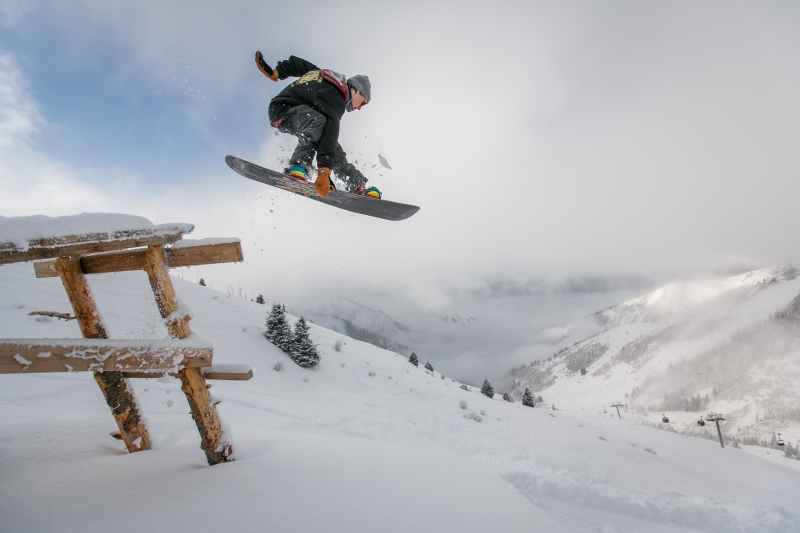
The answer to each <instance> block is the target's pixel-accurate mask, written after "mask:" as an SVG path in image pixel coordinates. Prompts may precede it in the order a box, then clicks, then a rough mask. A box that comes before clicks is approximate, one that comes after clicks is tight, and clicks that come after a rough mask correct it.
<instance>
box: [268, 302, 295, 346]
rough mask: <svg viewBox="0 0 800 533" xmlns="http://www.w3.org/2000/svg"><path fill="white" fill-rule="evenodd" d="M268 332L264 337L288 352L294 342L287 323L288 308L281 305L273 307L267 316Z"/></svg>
mask: <svg viewBox="0 0 800 533" xmlns="http://www.w3.org/2000/svg"><path fill="white" fill-rule="evenodd" d="M266 326H267V331H266V332H265V333H264V336H265V337H266V338H267V339H268V340H269V341H270V342H271V343H272V344H274V345H275V346H277V347H278V348H280V349H281V350H283V351H284V352H288V351H289V349H290V344H291V342H292V331H291V329H289V324H288V323H287V322H286V308H285V307H284V306H282V305H280V304H275V305H273V306H272V310H270V312H269V316H267V322H266Z"/></svg>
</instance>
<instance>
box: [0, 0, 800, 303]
mask: <svg viewBox="0 0 800 533" xmlns="http://www.w3.org/2000/svg"><path fill="white" fill-rule="evenodd" d="M799 27H800V4H798V3H797V2H792V1H786V2H758V3H756V2H733V1H729V2H669V3H664V2H639V1H636V2H621V1H620V2H602V3H600V2H564V1H558V2H518V3H506V2H494V3H490V4H487V3H485V2H381V1H369V2H344V3H338V4H337V3H333V2H318V3H317V2H305V3H304V2H299V1H293V2H290V3H276V2H269V1H266V2H265V1H263V0H259V1H229V2H225V3H224V6H223V4H222V3H219V2H198V1H178V0H159V1H152V2H150V1H139V2H129V1H116V0H104V1H96V2H92V1H75V0H73V1H66V2H65V1H53V2H50V1H43V0H40V1H37V0H0V161H2V163H1V164H0V189H2V195H0V214H1V215H5V216H20V215H28V214H47V215H63V214H72V213H78V212H85V211H113V212H124V213H131V214H137V215H142V216H146V217H148V218H149V219H150V220H152V221H153V222H154V223H162V222H172V221H179V222H184V221H185V222H192V223H195V224H196V225H197V229H196V236H197V237H227V236H238V237H240V238H241V239H242V241H243V245H244V251H245V258H246V262H245V263H244V264H243V265H237V266H230V267H219V266H215V267H209V268H208V269H205V270H201V269H198V270H196V271H195V272H194V274H188V275H189V276H192V275H196V274H197V273H200V272H202V273H207V276H208V277H209V278H210V279H211V281H212V283H213V282H214V281H217V282H218V284H219V285H221V284H222V283H221V282H219V280H220V279H224V280H225V283H233V282H231V280H233V279H235V283H236V284H237V285H240V286H243V287H245V288H247V289H248V290H258V289H263V290H265V291H270V292H272V293H273V294H276V295H278V296H279V297H282V298H286V299H291V298H299V297H300V296H304V297H308V296H309V294H313V291H315V290H322V288H323V287H324V288H325V289H326V290H328V291H331V290H332V289H331V287H339V286H342V287H344V286H345V285H344V284H347V285H349V286H353V285H356V286H357V285H358V284H359V283H363V284H369V285H371V286H398V287H404V290H407V291H409V293H410V294H414V292H415V291H416V292H418V293H419V300H420V301H424V302H427V303H428V304H429V305H434V304H432V303H431V302H435V303H438V304H441V305H442V307H446V304H447V302H446V301H442V300H441V298H442V296H441V293H437V292H436V288H437V287H438V286H439V284H441V283H442V282H447V283H449V284H458V283H462V282H463V283H468V282H469V280H471V279H472V278H474V277H475V276H476V275H480V276H491V275H496V274H500V275H509V276H517V277H525V276H528V275H537V274H541V273H550V274H553V273H570V274H572V273H606V274H634V275H640V274H643V275H657V276H661V275H669V273H671V272H682V273H686V272H695V271H703V270H711V269H717V268H722V267H726V266H730V265H734V266H735V265H740V264H746V265H760V264H774V263H786V262H792V261H793V262H795V263H797V262H800V261H799V260H800V247H798V244H797V233H798V229H799V227H800V223H798V217H797V207H796V206H797V198H798V197H800V179H798V178H799V177H800V176H798V170H797V168H798V165H797V139H798V124H800V104H799V103H798V94H800V59H799V58H800V31H798V28H799ZM256 49H261V50H262V51H263V52H264V54H265V56H266V57H267V59H268V60H269V61H271V62H273V63H274V62H276V61H277V60H279V59H282V58H285V57H287V56H288V55H289V54H295V55H299V56H301V57H304V58H306V59H308V60H310V61H312V62H315V63H316V64H318V65H320V66H323V67H330V68H333V69H334V70H337V71H340V72H343V73H346V74H348V75H353V74H357V73H364V74H368V75H369V76H370V78H371V79H372V84H373V101H372V102H371V103H370V105H369V106H367V107H366V108H365V110H363V111H361V112H353V113H350V114H348V115H346V116H345V118H344V119H343V123H342V133H341V137H340V140H341V142H342V144H343V146H344V148H345V150H346V151H347V152H348V154H350V156H351V157H352V158H354V159H358V160H359V161H360V162H361V163H362V165H363V163H364V162H366V163H367V165H364V167H365V168H363V170H364V171H365V173H366V174H367V176H368V177H370V180H371V183H374V184H375V185H377V186H379V187H380V188H381V189H382V190H383V192H384V196H385V197H386V198H389V199H396V200H400V201H405V202H409V203H415V204H419V205H421V206H422V210H421V211H420V212H419V213H418V214H417V215H416V216H414V217H413V218H411V219H409V220H407V221H404V222H394V223H390V222H384V221H379V220H373V219H369V218H366V217H359V216H356V215H352V214H349V213H346V212H342V211H339V210H336V209H332V208H329V207H327V206H323V205H318V204H316V203H312V202H309V201H307V200H305V199H302V198H298V197H291V196H290V195H288V194H287V193H284V192H281V191H272V190H267V189H266V188H264V187H263V186H260V185H258V184H256V183H253V182H250V181H248V180H245V179H242V178H239V177H238V176H237V175H235V174H233V173H232V171H230V170H229V169H228V168H227V167H226V166H225V164H224V156H225V154H227V153H232V154H235V155H238V156H241V157H243V158H245V159H250V160H253V161H256V162H261V163H262V164H267V165H270V166H276V165H278V164H279V163H280V158H281V157H282V156H285V154H286V152H285V150H287V149H288V150H291V145H292V142H293V141H292V140H291V139H289V138H285V137H277V136H275V135H274V132H272V131H269V129H268V128H267V125H266V119H265V114H266V105H267V102H268V100H269V98H271V97H272V96H274V95H275V94H277V92H278V91H279V90H280V89H281V88H282V87H284V86H285V82H282V83H280V84H275V83H272V82H270V81H268V80H266V79H265V78H263V77H262V76H261V75H260V74H259V73H258V71H257V70H256V69H255V66H254V64H253V60H252V56H253V52H254V50H256ZM282 150H283V151H282ZM377 153H382V154H384V155H385V156H386V157H387V158H388V160H389V162H390V163H391V165H392V167H393V170H392V171H390V172H384V173H383V175H380V174H379V173H378V170H379V168H372V167H371V166H370V164H371V162H373V161H375V157H376V155H377ZM437 298H440V299H439V300H437Z"/></svg>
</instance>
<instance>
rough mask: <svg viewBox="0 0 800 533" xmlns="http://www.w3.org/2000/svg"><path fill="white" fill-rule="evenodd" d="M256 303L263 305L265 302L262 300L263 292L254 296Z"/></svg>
mask: <svg viewBox="0 0 800 533" xmlns="http://www.w3.org/2000/svg"><path fill="white" fill-rule="evenodd" d="M256 303H257V304H261V305H264V303H265V302H264V295H263V294H259V295H258V296H256Z"/></svg>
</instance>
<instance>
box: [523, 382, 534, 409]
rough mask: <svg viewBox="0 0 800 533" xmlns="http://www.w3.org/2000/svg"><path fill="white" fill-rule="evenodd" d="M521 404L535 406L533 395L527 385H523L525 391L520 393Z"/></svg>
mask: <svg viewBox="0 0 800 533" xmlns="http://www.w3.org/2000/svg"><path fill="white" fill-rule="evenodd" d="M522 405H524V406H526V407H535V406H536V403H535V402H534V400H533V395H532V394H531V390H530V389H529V388H528V387H525V392H524V393H523V394H522Z"/></svg>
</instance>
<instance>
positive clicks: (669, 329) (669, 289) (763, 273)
mask: <svg viewBox="0 0 800 533" xmlns="http://www.w3.org/2000/svg"><path fill="white" fill-rule="evenodd" d="M798 294H800V278H798V272H797V270H795V269H793V268H779V269H762V270H756V271H751V272H747V273H744V274H740V275H736V276H729V277H720V278H714V279H707V280H698V281H692V282H685V283H672V284H669V285H665V286H663V287H660V288H658V289H656V290H655V291H652V292H650V293H648V294H646V295H643V296H641V297H639V298H635V299H632V300H629V301H627V302H625V303H623V304H620V305H617V306H614V307H611V308H609V309H606V310H603V311H601V312H598V313H597V314H596V315H595V319H596V321H597V328H598V329H599V332H597V333H596V334H594V335H591V336H589V337H587V338H584V339H581V340H579V341H577V342H574V343H573V344H571V345H569V346H567V347H566V348H564V349H562V350H561V351H559V352H558V353H557V354H555V355H554V356H553V357H552V358H550V359H549V360H546V361H543V362H540V363H537V364H534V365H531V366H527V367H524V368H518V369H516V370H514V371H513V372H512V374H513V377H514V379H515V389H516V392H517V394H519V393H520V391H521V390H523V389H524V387H526V386H530V387H531V388H532V389H533V390H536V391H537V392H538V393H539V394H542V395H543V396H544V397H545V398H546V400H547V401H548V402H555V403H556V404H557V405H559V406H564V407H569V408H574V409H582V410H586V411H593V412H598V411H601V410H604V409H607V408H608V407H609V405H610V404H611V403H613V402H625V403H626V404H627V405H628V408H629V409H633V410H634V411H637V412H639V413H640V414H644V415H645V416H646V417H649V418H650V419H651V420H656V419H658V420H660V418H661V416H662V413H666V414H668V415H669V417H670V419H671V421H672V424H673V426H674V427H676V428H677V429H679V430H681V431H690V432H693V431H700V430H698V429H697V427H696V421H697V419H698V418H699V417H700V416H702V415H704V414H705V413H707V412H708V411H710V410H712V411H717V412H722V413H724V414H725V415H726V417H727V418H728V420H727V423H726V432H727V433H729V434H730V435H734V436H738V437H740V438H744V437H750V436H760V437H761V438H766V439H767V440H769V436H770V435H771V434H772V433H773V432H783V433H784V435H785V436H786V437H788V438H789V439H791V441H792V442H794V441H795V440H797V439H800V411H798V409H797V407H796V406H797V405H798V402H800V390H798V388H797V387H796V383H797V382H798V380H799V379H800V314H798V313H796V309H795V310H794V311H793V309H794V308H795V307H797V305H798V304H797V299H796V298H797V297H798ZM582 369H585V372H586V374H585V375H582V373H581V370H582ZM690 402H691V408H690V409H687V408H686V406H687V404H688V403H690ZM707 431H709V430H708V429H705V430H702V431H701V432H707Z"/></svg>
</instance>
